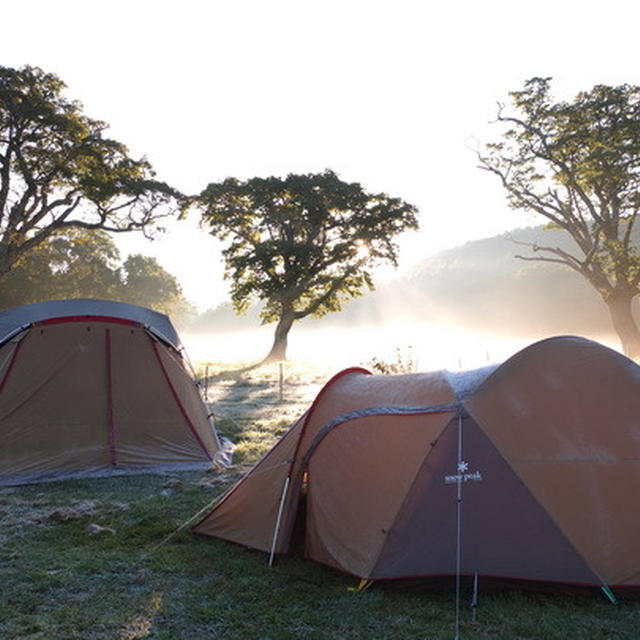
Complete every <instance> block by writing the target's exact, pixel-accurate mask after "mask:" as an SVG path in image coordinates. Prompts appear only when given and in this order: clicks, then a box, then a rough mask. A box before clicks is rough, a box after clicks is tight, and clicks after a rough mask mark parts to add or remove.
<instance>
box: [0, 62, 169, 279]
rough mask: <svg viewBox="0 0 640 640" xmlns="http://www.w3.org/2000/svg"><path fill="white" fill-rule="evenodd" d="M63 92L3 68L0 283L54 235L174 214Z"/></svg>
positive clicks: (165, 196) (143, 168)
mask: <svg viewBox="0 0 640 640" xmlns="http://www.w3.org/2000/svg"><path fill="white" fill-rule="evenodd" d="M64 89H65V85H64V83H63V82H62V80H60V79H59V78H58V77H56V76H55V75H53V74H50V73H45V72H44V71H42V70H41V69H38V68H35V67H29V66H25V67H22V68H21V69H12V68H9V67H0V277H1V276H3V275H4V274H6V273H7V272H8V271H9V270H10V269H11V268H12V267H13V266H14V265H15V264H16V263H17V262H18V261H19V260H20V258H21V257H23V256H24V255H25V254H27V253H28V252H29V251H31V250H32V249H33V248H35V247H37V246H38V245H40V244H41V243H42V242H43V241H44V240H46V239H47V238H48V237H50V236H51V234H53V233H55V232H57V231H60V230H68V229H70V228H85V229H108V230H111V231H130V230H134V229H143V228H147V227H149V226H150V225H151V224H152V223H153V222H154V221H155V220H156V219H157V218H158V217H160V216H162V215H168V214H169V213H170V212H171V211H172V210H173V209H175V208H176V206H177V201H176V199H177V198H179V194H178V193H177V192H176V191H175V190H173V189H172V188H170V187H169V186H168V185H166V184H164V183H161V182H158V181H157V180H155V178H154V174H153V171H152V168H151V166H150V164H149V163H148V162H147V161H146V160H144V159H142V160H134V159H133V158H131V157H130V156H129V155H128V151H127V148H126V147H125V146H124V145H123V144H121V143H120V142H117V141H115V140H112V139H109V138H106V137H104V135H103V134H104V131H105V129H106V128H107V125H106V124H105V123H103V122H100V121H98V120H93V119H91V118H89V117H87V116H85V115H84V114H83V113H82V110H81V105H80V104H79V103H78V102H76V101H72V100H69V99H67V98H66V97H65V96H64Z"/></svg>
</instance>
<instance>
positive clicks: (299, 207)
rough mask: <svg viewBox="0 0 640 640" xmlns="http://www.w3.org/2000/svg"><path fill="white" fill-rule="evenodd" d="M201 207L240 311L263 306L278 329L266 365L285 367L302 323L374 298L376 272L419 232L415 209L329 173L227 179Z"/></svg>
mask: <svg viewBox="0 0 640 640" xmlns="http://www.w3.org/2000/svg"><path fill="white" fill-rule="evenodd" d="M193 203H194V204H195V205H196V206H197V207H198V208H199V209H200V210H201V213H202V224H203V225H204V226H205V227H207V228H208V229H209V230H210V231H211V233H212V234H213V235H215V236H217V237H218V238H220V239H222V240H223V241H225V242H226V243H227V244H226V247H225V249H224V250H223V256H224V260H225V266H226V277H227V278H229V279H230V280H231V299H232V302H233V305H234V307H235V309H236V311H237V312H243V311H245V310H246V309H247V307H248V305H249V304H250V303H251V302H252V301H253V300H256V299H258V300H261V301H262V302H263V303H264V307H263V309H262V314H261V315H262V319H263V321H264V322H266V323H268V322H277V324H276V328H275V338H274V342H273V347H272V349H271V351H270V352H269V354H268V356H267V358H266V359H265V360H266V361H273V360H283V359H285V358H286V350H287V337H288V335H289V331H290V329H291V327H292V325H293V323H294V322H295V321H296V320H300V319H302V318H305V317H307V316H315V317H319V316H322V315H324V314H326V313H329V312H332V311H339V310H340V308H341V305H342V304H343V302H345V301H346V300H347V299H349V298H353V297H356V296H359V295H361V294H362V292H363V290H365V289H367V288H368V289H372V288H373V277H372V268H373V267H374V266H376V265H378V264H381V263H391V264H393V265H396V264H397V259H398V248H397V245H396V243H395V241H394V240H395V237H396V236H397V235H398V234H399V233H401V232H402V231H405V230H407V229H417V227H418V222H417V217H416V214H417V211H416V208H415V207H414V206H412V205H410V204H408V203H406V202H404V201H403V200H401V199H399V198H392V197H390V196H388V195H386V194H384V193H368V192H367V191H365V189H364V188H363V187H362V186H361V185H360V184H358V183H349V182H344V181H342V180H340V178H339V177H338V176H337V175H336V174H335V173H334V172H333V171H330V170H327V171H325V172H323V173H319V174H303V175H296V174H290V175H288V176H287V177H286V178H278V177H269V178H252V179H250V180H245V181H241V180H238V179H235V178H228V179H226V180H225V181H223V182H220V183H211V184H209V185H208V186H207V187H206V188H205V189H204V190H203V191H202V193H200V195H199V196H197V197H195V198H194V199H193Z"/></svg>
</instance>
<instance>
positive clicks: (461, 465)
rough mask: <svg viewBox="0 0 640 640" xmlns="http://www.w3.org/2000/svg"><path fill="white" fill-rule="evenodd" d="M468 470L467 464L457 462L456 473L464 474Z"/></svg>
mask: <svg viewBox="0 0 640 640" xmlns="http://www.w3.org/2000/svg"><path fill="white" fill-rule="evenodd" d="M468 470H469V464H468V463H466V462H464V461H462V462H458V473H464V472H465V471H468Z"/></svg>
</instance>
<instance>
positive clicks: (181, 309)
mask: <svg viewBox="0 0 640 640" xmlns="http://www.w3.org/2000/svg"><path fill="white" fill-rule="evenodd" d="M121 279H122V284H121V287H120V289H119V297H118V299H119V300H121V301H123V302H130V303H131V304H138V305H142V306H143V307H148V308H150V309H154V310H155V311H160V312H161V313H165V314H167V315H169V316H172V318H174V319H175V318H176V317H179V318H180V319H185V317H186V316H189V315H193V314H194V313H195V309H194V307H193V305H191V304H190V303H189V302H188V301H187V300H185V298H184V295H183V294H182V287H181V286H180V284H179V283H178V281H177V280H176V278H175V277H174V276H173V275H171V274H170V273H169V272H168V271H166V270H165V269H164V268H163V267H162V266H161V265H160V264H159V263H158V261H157V260H156V259H155V258H152V257H150V256H143V255H141V254H139V253H136V254H132V255H130V256H129V257H128V258H127V259H126V260H125V262H124V265H123V267H122V270H121Z"/></svg>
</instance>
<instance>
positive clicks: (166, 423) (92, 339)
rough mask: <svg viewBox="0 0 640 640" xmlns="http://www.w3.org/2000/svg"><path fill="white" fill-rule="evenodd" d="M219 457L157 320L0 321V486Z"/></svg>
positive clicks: (25, 312) (47, 312) (99, 312)
mask: <svg viewBox="0 0 640 640" xmlns="http://www.w3.org/2000/svg"><path fill="white" fill-rule="evenodd" d="M219 448H220V447H219V444H218V439H217V436H216V433H215V430H214V428H213V425H212V423H211V422H210V419H209V416H208V412H207V408H206V406H205V404H204V402H203V400H202V398H201V396H200V393H199V389H198V388H197V386H196V383H195V381H194V379H193V378H192V376H191V375H190V373H189V371H188V369H187V367H186V362H185V359H184V357H183V354H182V346H181V344H180V339H179V338H178V335H177V333H176V331H175V329H174V327H173V326H172V324H171V322H170V321H169V318H167V317H166V316H165V315H163V314H160V313H156V312H154V311H151V310H149V309H145V308H142V307H138V306H135V305H130V304H123V303H118V302H108V301H104V300H57V301H50V302H42V303H37V304H32V305H26V306H23V307H16V308H14V309H9V310H8V311H5V312H3V313H0V484H4V485H6V484H17V483H21V482H33V481H40V480H48V479H58V478H64V477H70V476H71V477H72V476H77V475H105V474H111V473H118V472H139V471H144V470H160V469H166V470H169V469H184V468H189V467H202V466H208V465H210V464H211V462H212V460H213V458H214V456H215V455H216V453H217V452H218V450H219Z"/></svg>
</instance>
